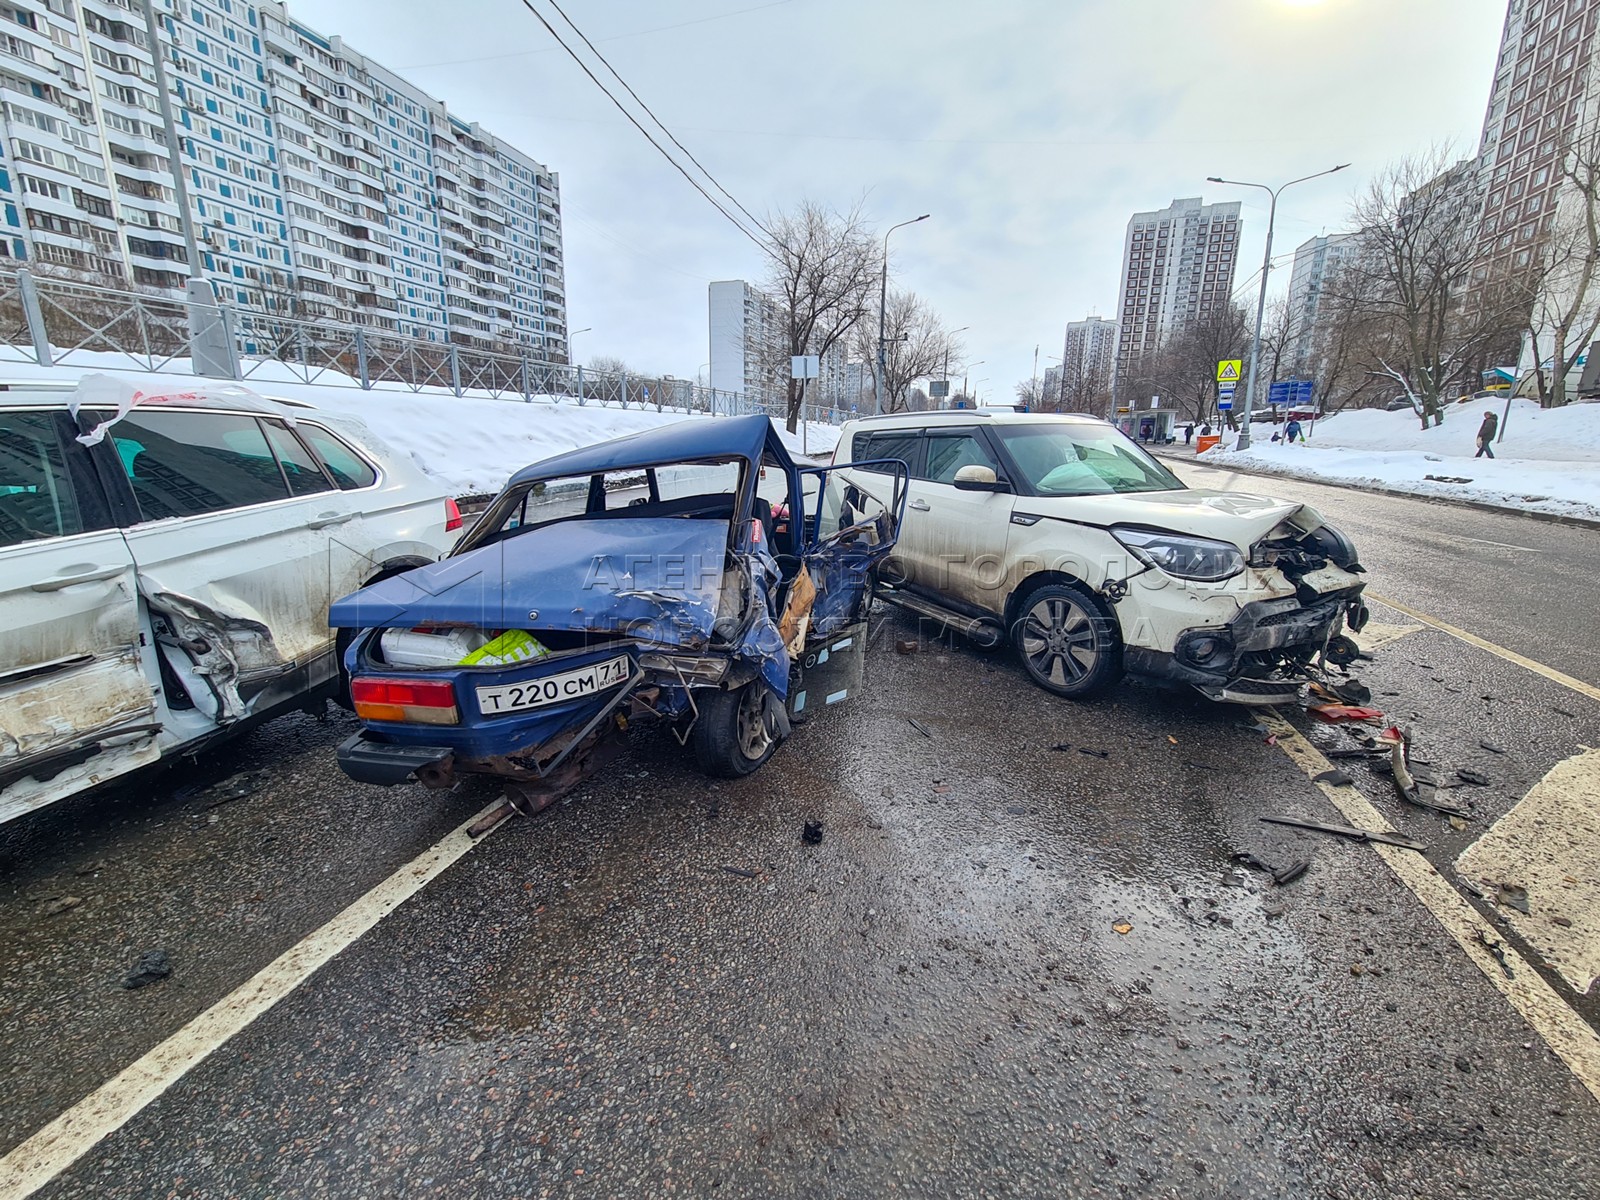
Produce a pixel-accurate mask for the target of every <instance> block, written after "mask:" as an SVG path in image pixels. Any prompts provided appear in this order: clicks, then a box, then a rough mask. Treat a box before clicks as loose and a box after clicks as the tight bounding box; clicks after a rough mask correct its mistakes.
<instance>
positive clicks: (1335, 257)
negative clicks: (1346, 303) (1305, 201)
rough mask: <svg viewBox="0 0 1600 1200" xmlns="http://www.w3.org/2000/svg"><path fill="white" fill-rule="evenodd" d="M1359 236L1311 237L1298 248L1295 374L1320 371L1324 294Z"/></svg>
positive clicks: (1292, 279) (1293, 291)
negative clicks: (1318, 353)
mask: <svg viewBox="0 0 1600 1200" xmlns="http://www.w3.org/2000/svg"><path fill="white" fill-rule="evenodd" d="M1355 248H1356V242H1355V239H1354V238H1353V237H1352V236H1351V235H1350V234H1348V233H1333V234H1329V235H1327V236H1326V237H1314V238H1308V239H1307V240H1306V241H1304V242H1302V243H1301V244H1300V245H1299V247H1297V248H1296V250H1295V252H1294V268H1293V269H1292V270H1291V271H1290V273H1289V343H1290V354H1289V360H1290V361H1289V364H1288V365H1289V366H1290V367H1291V369H1292V370H1293V373H1294V376H1295V378H1297V379H1299V378H1310V377H1312V376H1314V375H1315V374H1316V369H1317V364H1316V342H1317V330H1318V326H1317V322H1318V319H1319V317H1325V316H1326V315H1327V310H1326V308H1325V307H1324V306H1323V294H1324V289H1325V286H1326V284H1327V282H1328V281H1329V280H1330V279H1331V278H1332V277H1333V275H1334V273H1335V272H1336V271H1337V270H1338V269H1339V264H1340V263H1341V262H1343V261H1344V260H1345V258H1346V257H1347V256H1348V255H1350V254H1351V253H1353V252H1354V251H1355Z"/></svg>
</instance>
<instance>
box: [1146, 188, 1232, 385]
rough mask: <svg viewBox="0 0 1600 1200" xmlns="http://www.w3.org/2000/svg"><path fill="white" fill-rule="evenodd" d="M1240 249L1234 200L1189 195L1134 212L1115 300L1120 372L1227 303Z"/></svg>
mask: <svg viewBox="0 0 1600 1200" xmlns="http://www.w3.org/2000/svg"><path fill="white" fill-rule="evenodd" d="M1238 251H1239V202H1238V201H1236V200H1235V201H1229V202H1227V203H1222V204H1203V203H1201V201H1200V199H1199V198H1198V197H1195V198H1192V199H1181V200H1174V201H1173V202H1172V203H1171V205H1169V206H1168V207H1166V208H1163V209H1160V210H1157V211H1155V212H1141V213H1134V214H1133V217H1132V218H1131V219H1130V220H1129V221H1128V228H1127V233H1126V235H1125V238H1124V242H1123V252H1122V283H1121V287H1120V289H1119V293H1118V297H1117V313H1118V320H1117V326H1118V328H1117V352H1116V369H1117V371H1118V372H1119V373H1120V372H1121V371H1123V370H1126V369H1127V367H1128V365H1129V364H1130V363H1132V362H1133V361H1135V360H1136V359H1137V358H1139V357H1140V356H1141V355H1145V354H1150V353H1153V352H1154V351H1155V350H1156V349H1157V347H1159V346H1160V345H1161V343H1162V342H1164V341H1166V339H1167V338H1169V337H1171V336H1172V335H1173V334H1174V333H1176V332H1178V331H1179V330H1181V329H1183V328H1184V327H1185V326H1186V325H1187V324H1189V323H1191V322H1194V321H1198V320H1203V319H1204V318H1205V317H1207V316H1209V315H1210V313H1211V312H1212V310H1213V309H1214V308H1217V307H1219V306H1222V305H1225V304H1227V303H1228V302H1229V298H1230V296H1231V295H1232V292H1233V274H1234V266H1235V263H1236V261H1237V258H1238Z"/></svg>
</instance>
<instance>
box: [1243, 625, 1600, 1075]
mask: <svg viewBox="0 0 1600 1200" xmlns="http://www.w3.org/2000/svg"><path fill="white" fill-rule="evenodd" d="M1384 603H1388V601H1384ZM1413 615H1415V614H1413ZM1256 711H1257V713H1259V714H1260V716H1261V721H1262V723H1263V724H1264V725H1266V727H1267V728H1268V729H1270V730H1271V731H1272V732H1273V733H1275V734H1277V736H1278V746H1279V747H1280V748H1281V749H1282V750H1283V752H1284V753H1285V754H1287V755H1288V756H1289V758H1290V759H1291V760H1292V761H1293V762H1294V764H1295V765H1296V766H1297V767H1299V768H1300V769H1301V770H1302V771H1304V772H1305V773H1306V775H1307V776H1308V777H1310V778H1311V781H1312V782H1313V783H1315V784H1316V786H1317V787H1318V788H1320V789H1321V790H1322V793H1323V795H1325V796H1327V797H1328V800H1329V801H1330V802H1331V803H1332V804H1333V806H1334V808H1336V809H1338V810H1339V812H1340V813H1342V814H1343V815H1344V816H1345V818H1346V819H1347V820H1349V822H1350V823H1351V824H1352V825H1356V826H1359V827H1361V828H1363V829H1371V830H1374V831H1381V832H1384V833H1393V832H1396V830H1395V829H1394V827H1393V826H1392V825H1390V824H1389V822H1388V821H1387V820H1386V819H1385V818H1384V816H1383V814H1382V813H1380V812H1379V811H1378V810H1377V809H1376V808H1374V807H1373V806H1372V803H1371V802H1370V801H1369V800H1368V799H1367V798H1366V797H1365V796H1363V795H1362V794H1361V793H1360V792H1359V791H1357V790H1356V789H1355V788H1354V787H1353V786H1349V785H1345V786H1340V787H1335V786H1334V785H1333V784H1330V783H1326V782H1321V781H1318V780H1317V779H1316V778H1315V777H1316V776H1317V775H1320V774H1321V773H1322V772H1324V771H1329V770H1332V769H1333V763H1331V762H1330V761H1329V760H1328V759H1327V758H1326V757H1324V755H1323V753H1322V751H1320V750H1318V749H1317V748H1316V747H1315V746H1313V745H1312V744H1311V743H1310V742H1309V741H1307V740H1306V738H1305V736H1304V735H1303V734H1301V732H1300V731H1299V730H1298V729H1296V728H1295V727H1294V726H1293V725H1291V724H1290V723H1289V722H1288V721H1287V720H1285V719H1284V718H1283V717H1281V716H1279V715H1278V713H1277V712H1275V711H1274V710H1273V709H1270V708H1261V709H1257V710H1256ZM1372 848H1373V849H1374V850H1376V851H1377V852H1378V855H1379V857H1381V858H1382V859H1383V861H1384V862H1386V863H1387V864H1388V865H1389V869H1390V870H1391V871H1393V872H1394V873H1395V875H1397V876H1398V877H1399V879H1400V882H1401V883H1403V884H1405V886H1406V887H1407V888H1409V889H1410V891H1411V893H1412V894H1413V895H1414V896H1416V898H1417V899H1418V900H1420V901H1422V905H1423V907H1424V908H1426V909H1427V910H1428V911H1429V912H1430V913H1432V914H1433V916H1434V919H1435V920H1437V921H1438V922H1439V924H1440V925H1442V926H1444V929H1445V932H1446V933H1448V934H1449V935H1450V936H1451V937H1453V938H1454V939H1455V940H1456V944H1457V945H1459V946H1460V947H1461V949H1462V950H1463V951H1465V952H1466V955H1467V957H1468V958H1469V959H1471V960H1472V962H1473V964H1474V965H1475V966H1476V967H1477V968H1478V970H1480V971H1482V972H1483V974H1484V975H1485V976H1486V977H1487V978H1488V980H1489V982H1490V983H1492V984H1494V986H1495V987H1496V988H1498V989H1499V991H1500V993H1501V994H1502V995H1503V996H1505V998H1506V999H1507V1000H1508V1001H1509V1002H1510V1003H1511V1007H1512V1008H1514V1009H1516V1010H1517V1013H1518V1014H1519V1015H1520V1016H1521V1017H1522V1019H1523V1020H1525V1021H1526V1022H1527V1023H1528V1024H1529V1025H1530V1026H1532V1027H1533V1029H1534V1031H1535V1032H1536V1033H1538V1035H1539V1036H1540V1037H1541V1038H1543V1039H1544V1041H1545V1044H1546V1045H1547V1046H1549V1047H1550V1049H1551V1050H1553V1051H1554V1052H1555V1053H1556V1055H1557V1056H1558V1057H1560V1059H1561V1061H1562V1062H1564V1063H1566V1064H1567V1067H1568V1069H1569V1070H1571V1072H1572V1073H1573V1075H1575V1076H1576V1077H1577V1079H1578V1082H1579V1083H1581V1084H1583V1086H1584V1087H1586V1088H1588V1089H1589V1091H1590V1093H1591V1094H1592V1095H1593V1096H1594V1097H1595V1099H1597V1100H1600V1034H1597V1033H1596V1032H1595V1031H1594V1030H1593V1029H1592V1028H1591V1027H1590V1026H1589V1024H1588V1022H1587V1021H1585V1020H1584V1019H1583V1018H1582V1017H1580V1016H1579V1015H1578V1014H1577V1013H1576V1012H1574V1011H1573V1009H1572V1007H1571V1006H1570V1005H1568V1004H1567V1002H1566V1001H1565V1000H1563V999H1562V998H1561V996H1560V994H1559V993H1558V992H1557V991H1556V990H1555V989H1554V988H1553V987H1551V986H1550V985H1549V984H1548V983H1546V982H1545V981H1544V980H1543V979H1542V978H1541V977H1540V976H1539V974H1538V972H1536V971H1535V970H1534V969H1533V967H1531V966H1530V965H1529V964H1528V962H1527V960H1526V959H1524V958H1523V957H1522V956H1521V955H1520V954H1518V953H1517V951H1516V948H1515V947H1513V946H1512V945H1511V944H1510V943H1508V942H1506V941H1505V940H1504V939H1503V938H1501V937H1500V935H1499V934H1498V933H1496V932H1495V929H1494V926H1492V925H1490V924H1489V922H1488V921H1486V920H1484V918H1483V917H1481V916H1480V915H1479V914H1478V911H1477V910H1476V909H1475V908H1473V907H1472V905H1470V904H1468V903H1467V902H1466V900H1465V898H1463V897H1462V895H1461V893H1460V892H1458V891H1457V890H1456V887H1455V885H1454V884H1453V883H1451V882H1450V881H1449V880H1448V879H1446V878H1445V877H1444V876H1443V875H1441V874H1440V873H1439V872H1438V870H1437V869H1435V867H1434V865H1433V864H1432V863H1431V862H1429V861H1428V860H1427V858H1426V857H1424V856H1423V855H1421V854H1418V853H1416V851H1414V850H1402V849H1400V848H1399V847H1397V846H1385V845H1383V844H1382V843H1376V842H1375V843H1373V844H1372ZM1480 933H1482V934H1485V935H1487V936H1488V937H1489V938H1490V939H1491V940H1492V941H1493V942H1495V943H1498V945H1499V947H1500V950H1501V953H1503V954H1504V955H1505V958H1506V962H1507V963H1509V964H1510V966H1511V969H1512V971H1513V974H1512V976H1511V977H1510V978H1507V976H1506V973H1505V971H1504V970H1503V969H1502V968H1501V966H1500V961H1499V960H1498V959H1497V958H1496V957H1495V956H1494V954H1493V953H1491V952H1490V950H1489V947H1488V946H1486V945H1484V943H1483V942H1482V941H1480V940H1479V934H1480Z"/></svg>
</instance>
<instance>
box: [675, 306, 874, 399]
mask: <svg viewBox="0 0 1600 1200" xmlns="http://www.w3.org/2000/svg"><path fill="white" fill-rule="evenodd" d="M706 301H707V318H708V320H707V325H708V328H709V330H710V335H711V340H710V346H709V350H710V359H711V362H710V368H711V375H710V385H711V387H713V388H715V389H716V390H717V391H720V392H732V393H735V394H737V395H742V396H749V397H751V398H752V399H768V398H771V397H773V396H776V395H778V394H779V393H781V392H784V391H786V389H787V388H788V386H789V378H790V364H789V350H788V343H787V340H786V339H785V337H784V325H783V305H782V304H780V303H779V302H778V300H777V299H776V298H774V297H772V296H769V295H768V294H767V293H766V292H763V291H762V290H761V289H760V288H758V287H756V286H755V285H753V284H751V283H748V282H746V281H745V280H743V279H723V280H719V281H717V282H715V283H712V284H711V285H709V286H708V287H707V289H706ZM819 368H820V374H819V376H818V378H817V379H816V380H815V381H813V382H812V383H810V384H807V385H806V389H807V390H806V403H807V404H812V403H816V404H827V405H833V406H834V407H843V408H848V407H849V406H850V405H852V404H856V403H858V402H859V399H860V396H861V393H862V391H863V390H864V389H865V388H870V387H871V386H872V368H871V367H870V366H868V365H867V364H865V363H852V362H849V361H848V358H847V355H846V353H845V346H844V344H843V343H842V342H841V343H838V344H836V345H835V346H834V347H833V348H832V349H830V350H829V352H828V353H827V354H825V355H823V356H822V362H821V363H820V364H819Z"/></svg>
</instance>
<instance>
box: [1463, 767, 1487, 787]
mask: <svg viewBox="0 0 1600 1200" xmlns="http://www.w3.org/2000/svg"><path fill="white" fill-rule="evenodd" d="M1456 778H1457V779H1459V780H1461V782H1462V783H1470V784H1472V785H1473V786H1474V787H1488V786H1489V782H1490V781H1489V777H1488V776H1487V775H1485V774H1484V773H1483V772H1482V771H1474V770H1473V769H1472V768H1471V767H1461V768H1459V769H1457V771H1456Z"/></svg>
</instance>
